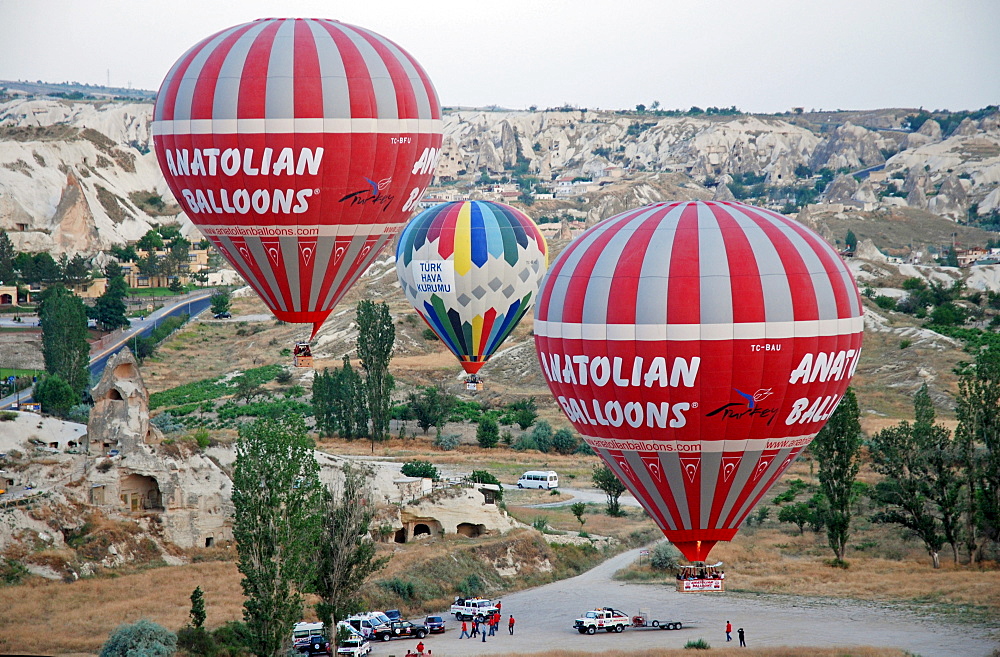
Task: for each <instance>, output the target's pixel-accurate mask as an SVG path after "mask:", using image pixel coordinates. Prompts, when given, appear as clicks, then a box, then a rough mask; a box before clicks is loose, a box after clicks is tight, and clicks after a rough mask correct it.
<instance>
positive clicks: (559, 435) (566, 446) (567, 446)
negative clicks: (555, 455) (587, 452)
mask: <svg viewBox="0 0 1000 657" xmlns="http://www.w3.org/2000/svg"><path fill="white" fill-rule="evenodd" d="M552 447H553V448H555V450H556V451H557V452H559V453H560V454H572V453H573V452H575V451H576V450H577V447H579V441H578V440H577V439H576V436H574V435H573V432H572V431H570V430H569V429H560V430H559V431H556V432H555V434H553V436H552Z"/></svg>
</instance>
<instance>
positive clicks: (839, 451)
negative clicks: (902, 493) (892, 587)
mask: <svg viewBox="0 0 1000 657" xmlns="http://www.w3.org/2000/svg"><path fill="white" fill-rule="evenodd" d="M858 416H859V411H858V400H857V397H855V396H854V391H853V390H851V389H850V388H848V389H847V392H845V393H844V398H843V399H841V400H840V404H839V405H838V406H837V410H836V411H834V413H833V415H832V416H831V417H830V419H829V421H827V423H826V424H825V425H824V426H823V428H822V429H820V432H819V433H818V434H817V435H816V438H815V439H813V441H812V444H811V446H810V450H811V451H812V453H813V454H814V455H815V456H816V461H817V462H818V464H819V486H820V491H821V492H822V493H823V495H824V496H825V497H826V499H827V502H828V503H829V507H828V508H827V509H826V510H825V513H824V516H825V520H826V538H827V541H828V542H829V544H830V549H832V550H833V553H834V555H836V560H837V563H843V561H844V553H845V552H846V551H847V539H848V538H849V537H850V535H851V502H853V501H854V480H855V478H856V477H857V476H858V469H859V467H860V464H859V462H858V455H859V453H860V452H861V422H860V421H859V420H858Z"/></svg>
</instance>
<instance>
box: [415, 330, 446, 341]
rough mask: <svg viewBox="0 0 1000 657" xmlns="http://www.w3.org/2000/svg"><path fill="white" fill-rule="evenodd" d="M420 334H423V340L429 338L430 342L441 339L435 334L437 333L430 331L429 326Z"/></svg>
mask: <svg viewBox="0 0 1000 657" xmlns="http://www.w3.org/2000/svg"><path fill="white" fill-rule="evenodd" d="M420 335H422V336H424V340H429V341H431V342H433V341H434V340H440V339H441V338H439V337H438V336H437V333H435V332H434V331H432V330H431V329H430V328H425V329H424V332H423V333H421V334H420Z"/></svg>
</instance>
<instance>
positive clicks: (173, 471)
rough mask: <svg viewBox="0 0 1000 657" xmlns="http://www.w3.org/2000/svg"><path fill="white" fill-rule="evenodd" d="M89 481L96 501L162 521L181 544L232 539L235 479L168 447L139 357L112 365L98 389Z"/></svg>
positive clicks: (115, 359)
mask: <svg viewBox="0 0 1000 657" xmlns="http://www.w3.org/2000/svg"><path fill="white" fill-rule="evenodd" d="M92 394H93V397H94V408H93V410H92V411H91V414H90V421H89V423H88V425H87V428H88V442H89V458H88V460H87V464H86V481H87V483H88V487H87V489H86V490H87V494H88V499H87V500H85V501H86V502H88V503H90V504H94V505H96V506H99V507H102V508H104V509H106V510H108V511H112V512H118V513H124V514H132V515H146V514H152V515H154V516H155V517H157V518H159V523H160V526H161V527H162V529H163V536H164V538H165V539H167V540H168V541H170V542H172V543H175V544H177V545H179V546H181V547H210V546H211V545H213V544H214V543H215V542H216V541H228V540H231V539H232V513H233V509H232V501H231V499H232V481H231V480H230V478H229V477H228V476H227V475H226V474H225V473H224V472H223V471H222V470H221V469H220V468H219V466H218V465H216V464H215V462H213V461H212V460H211V459H209V458H208V457H207V456H205V455H204V454H202V453H200V452H193V453H188V450H187V448H186V446H184V445H165V444H163V441H162V437H161V435H160V433H159V431H157V430H156V428H155V427H153V426H152V425H150V423H149V396H148V394H147V392H146V386H145V384H143V382H142V376H141V374H140V373H139V368H138V366H137V364H136V362H135V358H134V357H133V356H132V353H131V352H130V351H129V350H128V349H127V348H125V349H122V351H120V352H118V353H117V354H115V355H114V356H112V358H111V359H110V360H109V361H108V365H107V367H106V368H105V370H104V375H103V376H102V377H101V381H100V382H99V383H98V384H97V386H96V387H95V388H94V390H93V393H92Z"/></svg>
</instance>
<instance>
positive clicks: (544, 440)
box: [531, 420, 552, 454]
mask: <svg viewBox="0 0 1000 657" xmlns="http://www.w3.org/2000/svg"><path fill="white" fill-rule="evenodd" d="M531 440H532V441H533V442H534V444H535V449H537V450H538V451H539V452H542V453H543V454H548V453H549V450H550V449H552V425H551V424H549V423H548V422H545V421H544V420H543V421H541V422H539V423H538V424H536V425H535V426H534V428H533V429H532V430H531Z"/></svg>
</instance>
